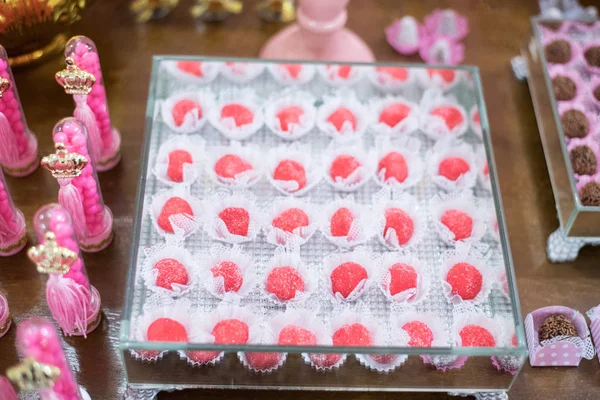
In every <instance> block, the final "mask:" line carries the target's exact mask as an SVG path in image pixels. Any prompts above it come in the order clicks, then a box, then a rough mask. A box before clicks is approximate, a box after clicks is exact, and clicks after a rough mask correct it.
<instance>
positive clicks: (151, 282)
mask: <svg viewBox="0 0 600 400" xmlns="http://www.w3.org/2000/svg"><path fill="white" fill-rule="evenodd" d="M144 256H145V259H144V263H143V264H142V277H143V279H144V282H145V284H146V287H147V288H148V289H149V290H151V291H153V292H155V293H159V294H161V295H165V296H169V297H179V296H182V295H184V294H186V293H187V292H189V290H190V289H191V288H192V287H193V286H194V285H195V282H196V262H195V261H194V258H193V257H192V255H191V254H190V253H189V251H187V250H186V249H185V248H183V247H177V246H172V245H165V244H158V245H155V246H152V247H146V248H144ZM167 258H172V259H174V260H176V261H178V262H180V263H181V264H182V265H183V266H184V268H185V270H186V272H187V275H188V282H187V284H184V285H181V284H178V283H173V284H172V285H171V288H172V290H169V289H165V288H163V287H160V286H157V285H156V279H157V277H158V271H156V270H155V269H154V266H155V265H156V263H158V262H159V261H161V260H164V259H167Z"/></svg>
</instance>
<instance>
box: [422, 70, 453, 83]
mask: <svg viewBox="0 0 600 400" xmlns="http://www.w3.org/2000/svg"><path fill="white" fill-rule="evenodd" d="M427 73H428V74H429V77H430V78H433V77H434V76H439V77H440V78H442V80H443V81H444V82H446V83H451V82H452V81H453V80H454V77H455V76H456V73H455V72H454V71H453V70H451V69H428V70H427Z"/></svg>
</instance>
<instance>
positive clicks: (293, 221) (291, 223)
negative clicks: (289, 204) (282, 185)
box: [271, 208, 309, 233]
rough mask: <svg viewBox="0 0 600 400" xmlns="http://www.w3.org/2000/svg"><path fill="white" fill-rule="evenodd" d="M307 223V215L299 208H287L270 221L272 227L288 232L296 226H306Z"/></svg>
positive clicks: (291, 231)
mask: <svg viewBox="0 0 600 400" xmlns="http://www.w3.org/2000/svg"><path fill="white" fill-rule="evenodd" d="M308 223H309V221H308V215H306V213H305V212H304V211H302V210H301V209H299V208H288V209H287V210H285V211H283V212H282V213H281V214H279V215H278V216H277V217H275V219H273V221H272V222H271V224H272V225H273V227H275V228H279V229H281V230H282V231H285V232H289V233H293V232H294V229H296V228H300V227H302V226H308Z"/></svg>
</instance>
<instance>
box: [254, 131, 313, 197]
mask: <svg viewBox="0 0 600 400" xmlns="http://www.w3.org/2000/svg"><path fill="white" fill-rule="evenodd" d="M311 154H312V149H311V147H310V146H307V145H303V144H300V143H292V144H290V145H289V146H279V147H277V148H274V149H271V150H270V151H269V153H268V154H267V159H266V165H265V173H266V175H267V179H268V180H269V183H271V185H273V187H274V188H275V189H277V190H278V191H279V192H281V193H282V194H285V195H288V196H289V195H291V196H302V195H304V194H306V193H307V192H308V191H310V190H311V189H312V188H313V187H315V186H316V185H317V184H319V182H320V181H321V179H322V177H323V173H322V168H321V166H320V165H319V164H318V163H317V162H316V160H313V158H312V157H311ZM286 160H292V161H295V162H296V163H298V164H300V165H302V167H303V168H304V173H305V176H306V184H305V185H304V187H302V188H299V184H298V182H297V181H295V180H288V181H286V180H277V179H275V176H274V174H275V171H276V169H277V167H278V166H279V164H280V163H281V162H282V161H286Z"/></svg>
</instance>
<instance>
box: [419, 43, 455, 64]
mask: <svg viewBox="0 0 600 400" xmlns="http://www.w3.org/2000/svg"><path fill="white" fill-rule="evenodd" d="M419 55H420V56H421V58H422V59H423V61H425V62H426V63H427V64H437V65H458V64H460V63H461V62H462V61H463V60H464V58H465V46H464V45H463V44H462V43H458V42H455V41H453V40H451V39H450V38H448V37H445V36H433V37H429V36H427V37H422V38H421V43H420V47H419Z"/></svg>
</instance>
